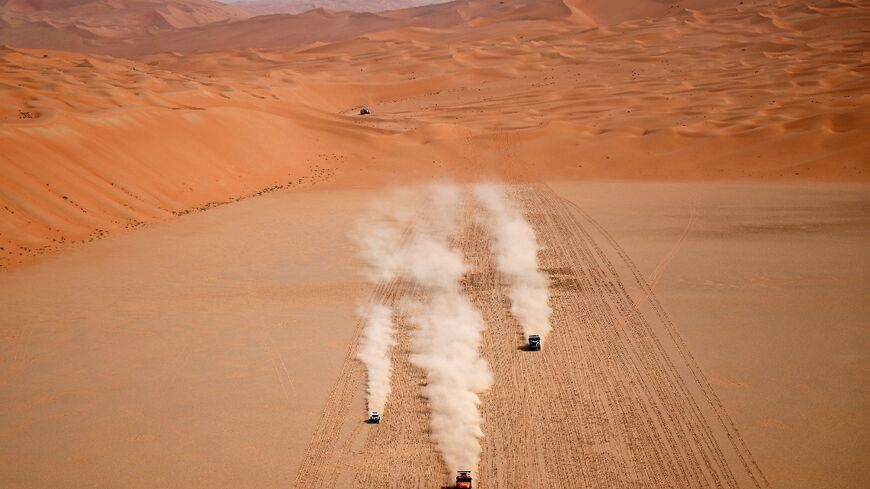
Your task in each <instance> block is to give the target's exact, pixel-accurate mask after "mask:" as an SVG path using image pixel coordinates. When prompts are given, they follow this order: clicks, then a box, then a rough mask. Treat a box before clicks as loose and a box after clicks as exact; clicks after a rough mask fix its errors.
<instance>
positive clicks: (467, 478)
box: [456, 470, 471, 489]
mask: <svg viewBox="0 0 870 489" xmlns="http://www.w3.org/2000/svg"><path fill="white" fill-rule="evenodd" d="M456 489H471V471H470V470H460V471H459V475H457V476H456Z"/></svg>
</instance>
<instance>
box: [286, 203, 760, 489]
mask: <svg viewBox="0 0 870 489" xmlns="http://www.w3.org/2000/svg"><path fill="white" fill-rule="evenodd" d="M512 192H513V194H514V196H515V197H516V199H517V200H518V201H520V202H522V204H523V206H524V209H525V212H526V215H527V218H528V220H529V222H530V223H531V224H532V225H533V227H534V228H535V230H536V233H537V235H538V238H539V241H540V242H541V244H542V246H543V249H542V251H541V253H540V255H539V259H540V264H541V268H542V269H544V270H545V271H546V272H547V273H548V275H549V277H550V293H551V299H550V300H551V304H550V305H551V307H552V310H553V315H552V322H553V331H552V332H551V333H550V335H549V336H548V339H547V342H546V343H545V345H544V348H543V350H542V351H540V352H527V351H524V350H523V349H522V346H523V342H524V338H523V335H522V333H521V329H520V327H519V325H518V324H517V322H516V320H515V319H514V318H513V316H512V315H511V313H510V303H509V301H508V298H507V297H508V295H507V292H508V286H507V284H506V281H505V279H504V277H502V276H501V275H500V274H499V273H498V272H497V270H496V267H495V265H494V261H493V258H492V256H491V251H490V247H489V236H488V235H487V233H486V231H485V229H484V228H483V227H482V226H480V225H478V224H477V223H476V222H475V220H474V218H473V215H474V210H473V209H469V210H468V212H467V216H466V225H465V226H464V228H463V229H462V231H461V232H460V233H459V234H458V235H457V236H456V238H455V246H456V247H457V248H459V249H461V250H462V252H463V254H464V256H465V258H466V261H467V263H468V264H469V272H468V273H467V274H466V276H465V277H464V279H463V282H462V287H463V290H464V291H465V293H466V294H468V296H469V298H470V299H471V300H472V301H473V303H474V305H475V306H476V307H478V308H479V310H480V311H481V313H482V315H483V317H484V319H485V321H486V322H487V327H488V329H487V330H486V331H485V333H484V337H483V343H482V345H483V346H482V348H483V352H482V353H483V355H484V357H485V358H486V359H487V361H488V362H489V363H490V367H491V369H492V370H493V373H494V375H495V384H494V385H493V387H492V389H490V391H488V392H486V393H485V394H484V395H483V396H482V405H481V410H482V413H483V416H484V420H485V422H484V427H483V428H484V432H485V437H484V438H483V440H482V447H483V454H482V461H481V466H480V467H479V468H478V470H477V472H476V474H475V487H478V488H487V487H489V488H502V487H505V488H510V487H518V488H519V487H548V488H564V489H575V488H590V489H591V488H596V489H622V488H626V489H629V488H631V489H645V488H646V489H660V488H674V489H688V488H722V489H726V488H727V489H737V488H744V487H756V488H767V487H769V484H767V481H766V479H765V478H764V475H763V473H762V472H761V470H760V469H759V468H758V465H757V463H755V460H754V458H752V455H751V453H750V452H749V450H748V448H746V445H745V443H744V442H743V440H742V438H740V436H739V432H737V430H736V427H735V426H734V424H733V421H731V420H730V418H729V417H728V416H727V413H726V412H725V410H724V407H723V406H722V404H721V402H720V401H719V400H718V397H716V395H715V392H714V391H713V389H712V387H711V386H710V385H709V383H708V382H707V381H706V378H705V377H704V376H703V374H702V373H701V371H700V368H699V367H698V366H697V364H696V363H695V361H694V359H693V357H692V356H691V354H690V353H689V351H688V349H687V347H686V345H685V343H684V342H683V340H682V338H681V337H680V336H679V334H678V333H677V331H676V328H675V327H674V325H673V323H672V322H671V321H670V319H669V318H668V316H667V315H666V313H665V311H664V309H663V308H662V306H661V304H660V303H659V302H658V301H657V299H656V298H655V296H654V294H653V293H652V288H651V287H650V285H649V284H648V283H647V282H646V280H645V279H644V277H643V276H642V275H640V272H639V271H638V270H637V268H636V267H635V266H634V265H633V263H632V262H631V261H630V258H629V257H628V255H627V254H625V252H624V250H622V248H620V247H619V245H618V243H616V241H615V240H614V239H613V238H612V236H610V235H609V234H607V231H606V230H605V229H604V228H603V227H601V226H600V225H599V224H598V223H597V222H595V221H594V220H592V219H591V217H589V216H588V215H587V214H586V213H585V212H583V210H582V209H580V208H579V207H577V206H576V205H573V204H570V203H568V202H567V201H565V200H564V199H562V198H560V197H559V196H558V195H556V194H555V193H554V192H553V191H552V190H551V189H549V188H548V187H546V186H519V187H514V188H513V190H512ZM685 234H686V233H685V232H684V235H685ZM420 293H421V291H419V290H417V289H416V288H415V287H413V286H412V285H410V284H407V283H400V282H392V283H390V284H386V285H382V286H379V287H377V288H376V289H375V291H374V292H373V294H372V299H371V300H372V301H379V302H384V303H386V304H388V305H394V306H395V305H397V304H398V302H399V301H400V300H401V297H403V296H410V297H418V296H419V294H420ZM397 309H398V308H397ZM361 327H362V324H361V323H360V324H358V325H357V331H356V332H355V335H354V346H353V347H352V348H351V351H349V352H348V354H347V355H346V357H345V360H344V362H345V363H344V365H343V367H342V370H341V373H340V375H339V379H338V381H337V383H336V385H335V387H334V388H333V391H332V393H331V394H330V396H329V399H328V400H327V403H326V406H325V409H324V413H323V414H322V416H321V419H320V422H319V424H318V426H317V428H316V430H315V433H314V434H313V435H312V438H311V441H310V443H309V447H308V449H307V451H306V454H305V460H304V462H303V464H302V467H301V468H300V470H299V473H298V475H297V479H296V484H295V487H318V488H321V487H348V486H349V485H350V481H351V480H352V485H353V487H359V488H369V487H403V488H404V487H411V488H418V487H419V488H424V487H425V488H433V487H442V486H443V485H444V484H445V483H446V482H449V480H450V479H449V478H450V477H451V476H452V474H446V472H445V470H446V469H445V467H444V464H443V462H442V461H441V458H440V455H439V454H438V453H437V451H436V449H435V447H434V445H433V444H432V442H431V440H430V439H429V434H428V429H429V425H428V416H429V407H428V405H427V402H426V399H425V398H424V397H423V396H422V395H421V393H420V387H421V386H422V385H423V382H424V381H425V376H424V374H423V372H422V371H420V370H419V369H417V368H416V367H414V366H413V365H412V364H411V363H410V361H409V360H408V357H409V354H410V334H409V332H410V328H411V326H410V325H409V324H408V321H407V319H406V318H404V317H402V316H401V315H400V316H399V317H398V318H397V337H396V340H397V345H396V347H395V348H394V351H393V390H392V394H391V396H390V398H389V399H388V401H387V407H386V409H385V416H384V419H383V421H382V423H381V424H380V425H378V426H376V427H367V426H366V425H363V424H362V421H363V417H364V415H365V413H364V412H363V411H361V410H360V412H356V410H355V408H354V407H353V406H354V402H355V401H354V399H359V398H360V397H361V396H362V393H363V391H364V388H365V387H364V386H365V383H364V380H365V378H364V377H365V372H364V370H363V369H362V367H361V366H360V365H358V363H357V362H356V360H355V358H354V357H355V352H356V343H355V341H356V339H357V336H358V335H359V333H360V329H361Z"/></svg>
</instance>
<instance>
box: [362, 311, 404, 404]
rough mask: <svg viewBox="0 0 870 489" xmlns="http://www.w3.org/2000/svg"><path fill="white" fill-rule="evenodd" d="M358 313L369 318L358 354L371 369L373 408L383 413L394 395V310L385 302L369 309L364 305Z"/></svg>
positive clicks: (366, 320) (370, 391) (370, 399)
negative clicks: (391, 353)
mask: <svg viewBox="0 0 870 489" xmlns="http://www.w3.org/2000/svg"><path fill="white" fill-rule="evenodd" d="M358 314H359V315H360V316H361V317H362V318H363V319H364V320H365V327H364V329H363V333H362V337H361V338H360V346H359V351H357V355H356V357H357V358H358V359H359V360H360V361H361V362H362V363H363V365H365V366H366V370H367V372H368V395H369V397H368V406H369V411H378V412H381V413H382V412H383V411H384V406H385V405H386V403H387V397H388V396H389V395H390V370H391V367H392V366H391V361H390V356H389V353H390V348H392V346H393V345H394V344H395V340H394V338H393V336H394V333H395V330H394V328H393V310H392V309H390V308H389V307H387V306H385V305H383V304H374V305H373V306H372V307H370V308H369V309H368V310H366V309H362V308H360V310H359V311H358Z"/></svg>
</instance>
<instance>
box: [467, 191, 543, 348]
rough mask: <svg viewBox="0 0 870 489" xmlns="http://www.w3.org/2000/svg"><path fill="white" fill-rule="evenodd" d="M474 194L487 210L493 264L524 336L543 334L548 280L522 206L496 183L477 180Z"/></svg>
mask: <svg viewBox="0 0 870 489" xmlns="http://www.w3.org/2000/svg"><path fill="white" fill-rule="evenodd" d="M474 195H475V197H476V198H477V200H478V202H480V203H481V205H483V207H484V209H485V210H486V217H485V218H484V222H485V223H486V225H487V227H488V228H489V232H490V234H491V235H492V246H493V253H494V254H495V260H496V265H497V266H498V269H499V271H500V272H501V273H503V274H504V275H505V276H506V277H507V279H508V281H509V283H510V291H509V292H508V297H509V298H510V301H511V313H513V315H514V316H515V317H516V318H517V320H518V321H519V323H520V326H521V327H522V329H523V334H524V335H525V336H526V338H528V337H529V335H533V334H537V335H540V336H541V338H543V337H544V336H545V335H546V334H547V333H549V332H550V330H551V329H552V327H551V325H550V313H551V309H550V292H549V281H548V279H547V276H546V275H544V273H542V272H541V271H540V269H539V268H538V250H540V248H541V247H540V245H539V244H538V240H537V238H536V236H535V231H534V229H533V228H532V226H531V225H530V224H529V223H528V221H526V219H525V217H524V216H523V212H522V209H521V208H520V207H519V206H518V205H517V204H515V203H514V202H512V201H511V200H510V199H509V198H508V195H507V192H506V190H505V188H504V187H503V186H501V185H498V184H479V185H475V187H474Z"/></svg>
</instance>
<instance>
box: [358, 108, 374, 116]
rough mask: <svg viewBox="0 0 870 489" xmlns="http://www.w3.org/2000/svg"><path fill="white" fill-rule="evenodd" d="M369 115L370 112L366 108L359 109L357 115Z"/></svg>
mask: <svg viewBox="0 0 870 489" xmlns="http://www.w3.org/2000/svg"><path fill="white" fill-rule="evenodd" d="M369 114H371V111H370V110H369V108H368V107H363V108H361V109H359V115H369Z"/></svg>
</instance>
